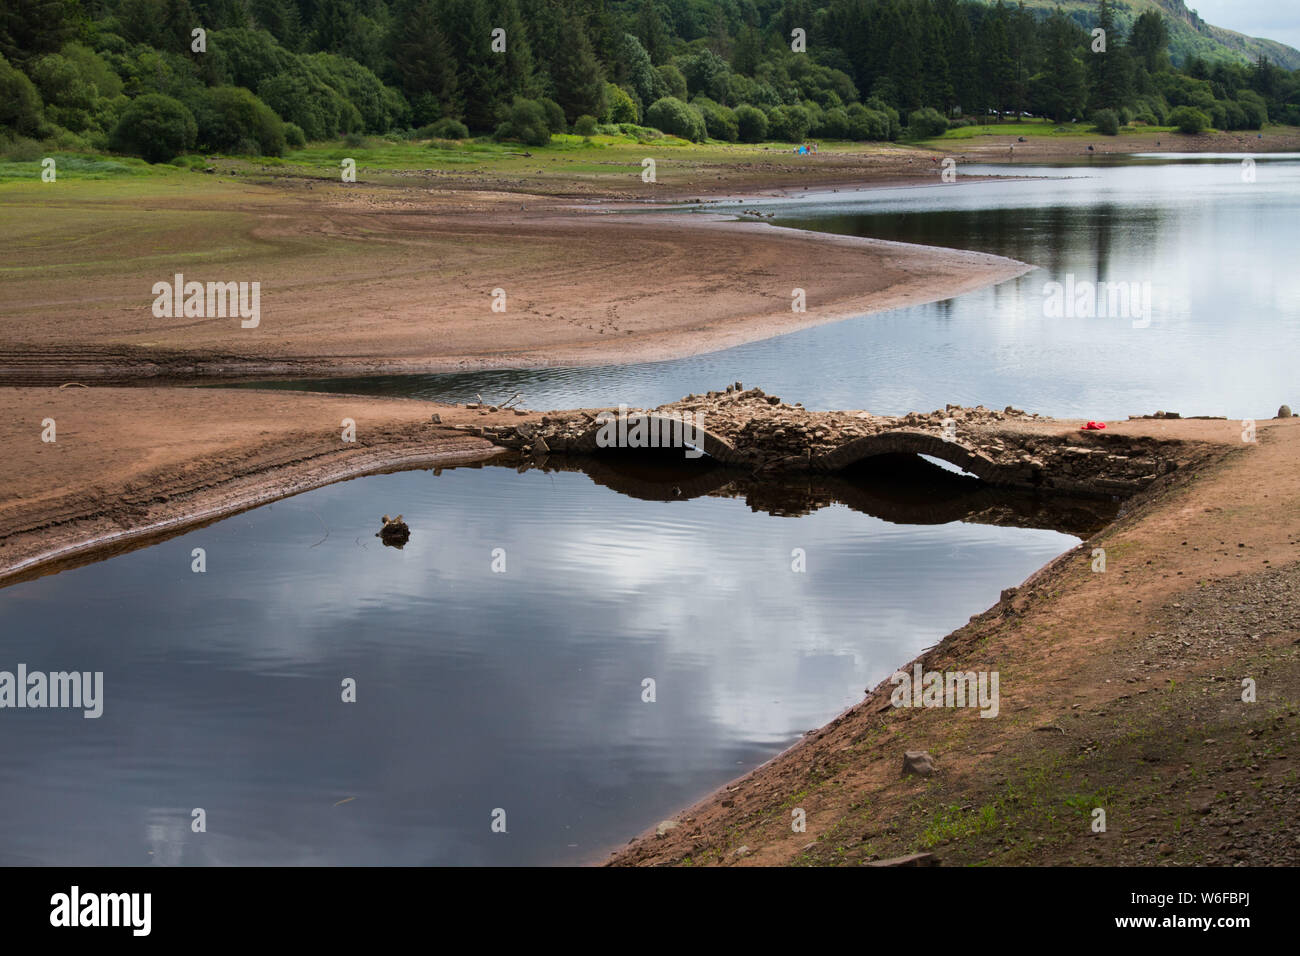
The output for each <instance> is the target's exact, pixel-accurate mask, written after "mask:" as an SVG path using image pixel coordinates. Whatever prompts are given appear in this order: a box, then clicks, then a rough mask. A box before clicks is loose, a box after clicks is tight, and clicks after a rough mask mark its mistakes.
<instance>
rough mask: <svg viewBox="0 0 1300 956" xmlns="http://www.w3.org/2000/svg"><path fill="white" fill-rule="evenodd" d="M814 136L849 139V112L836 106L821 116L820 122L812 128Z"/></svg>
mask: <svg viewBox="0 0 1300 956" xmlns="http://www.w3.org/2000/svg"><path fill="white" fill-rule="evenodd" d="M812 133H813V135H814V136H823V137H825V138H826V139H848V138H849V112H848V110H846V109H845V108H844V107H842V106H836V107H833V108H832V109H829V110H827V111H826V112H824V113H823V114H822V115H821V120H820V121H819V122H818V123H817V124H816V125H815V126H813V128H812Z"/></svg>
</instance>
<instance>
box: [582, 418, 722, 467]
mask: <svg viewBox="0 0 1300 956" xmlns="http://www.w3.org/2000/svg"><path fill="white" fill-rule="evenodd" d="M640 419H645V420H646V424H645V427H646V429H647V431H650V430H653V431H654V432H655V433H656V434H658V435H659V436H661V437H662V436H665V435H672V436H677V435H684V436H685V437H687V438H690V439H692V445H693V446H694V447H696V448H699V449H700V450H702V451H703V452H704V454H706V455H708V456H709V457H710V458H712V459H713V460H715V461H717V462H719V463H721V464H724V465H740V464H744V463H745V460H746V459H745V456H744V455H742V454H741V453H739V452H737V451H736V448H735V446H734V445H732V444H731V442H729V441H727V440H726V439H725V438H723V437H721V436H720V435H716V434H714V433H713V432H711V431H709V430H708V429H707V428H701V427H698V426H697V425H695V424H694V423H693V422H688V423H687V424H686V425H685V427H683V424H682V419H681V417H680V416H676V415H670V414H662V413H659V412H628V414H627V421H628V425H627V427H628V431H629V432H630V431H631V430H632V428H633V427H634V425H635V424H636V423H637V422H638V421H639V420H640ZM604 429H605V426H604V425H603V424H602V423H597V424H595V425H593V426H592V427H591V428H590V429H588V430H587V431H585V432H583V433H582V434H581V435H579V436H578V437H577V438H575V439H574V440H573V443H572V445H571V446H570V450H571V451H577V452H589V453H594V452H598V451H606V450H611V449H621V450H627V451H643V450H653V449H656V448H657V449H659V450H663V451H671V450H674V449H680V448H681V446H680V445H673V444H656V445H654V446H644V445H640V446H627V445H621V446H620V445H604V446H602V445H601V444H600V442H599V440H598V439H599V436H600V433H601V431H602V430H604Z"/></svg>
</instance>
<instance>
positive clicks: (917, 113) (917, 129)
mask: <svg viewBox="0 0 1300 956" xmlns="http://www.w3.org/2000/svg"><path fill="white" fill-rule="evenodd" d="M947 129H948V121H947V120H946V119H944V118H943V114H942V113H940V112H939V111H938V110H936V109H935V108H934V107H932V106H927V107H924V108H923V109H919V110H913V111H912V112H911V113H909V114H908V116H907V131H908V135H909V136H911V138H912V139H931V138H933V137H935V136H939V135H942V134H943V132H944V131H945V130H947Z"/></svg>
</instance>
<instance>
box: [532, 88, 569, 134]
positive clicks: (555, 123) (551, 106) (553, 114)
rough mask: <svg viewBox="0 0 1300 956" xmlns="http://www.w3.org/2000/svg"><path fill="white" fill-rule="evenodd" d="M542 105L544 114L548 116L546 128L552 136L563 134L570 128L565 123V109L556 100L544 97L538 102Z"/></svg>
mask: <svg viewBox="0 0 1300 956" xmlns="http://www.w3.org/2000/svg"><path fill="white" fill-rule="evenodd" d="M537 102H538V103H540V104H541V105H542V112H544V113H545V114H546V128H547V129H548V130H550V131H551V135H555V134H556V133H563V132H565V131H566V130H567V129H568V128H569V127H568V124H567V123H565V121H564V109H563V108H562V107H561V106H560V104H559V103H557V102H555V100H552V99H547V98H546V97H542V98H541V99H540V100H538V101H537Z"/></svg>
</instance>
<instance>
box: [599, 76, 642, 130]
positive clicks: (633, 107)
mask: <svg viewBox="0 0 1300 956" xmlns="http://www.w3.org/2000/svg"><path fill="white" fill-rule="evenodd" d="M605 103H606V104H607V107H608V108H607V109H606V111H605V121H606V122H608V123H635V122H637V121H638V120H639V119H641V111H640V108H639V107H638V106H637V104H636V100H634V99H632V96H631V94H629V93H628V92H627V90H625V89H623V88H622V87H619V86H615V85H614V84H613V83H606V84H605Z"/></svg>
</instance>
